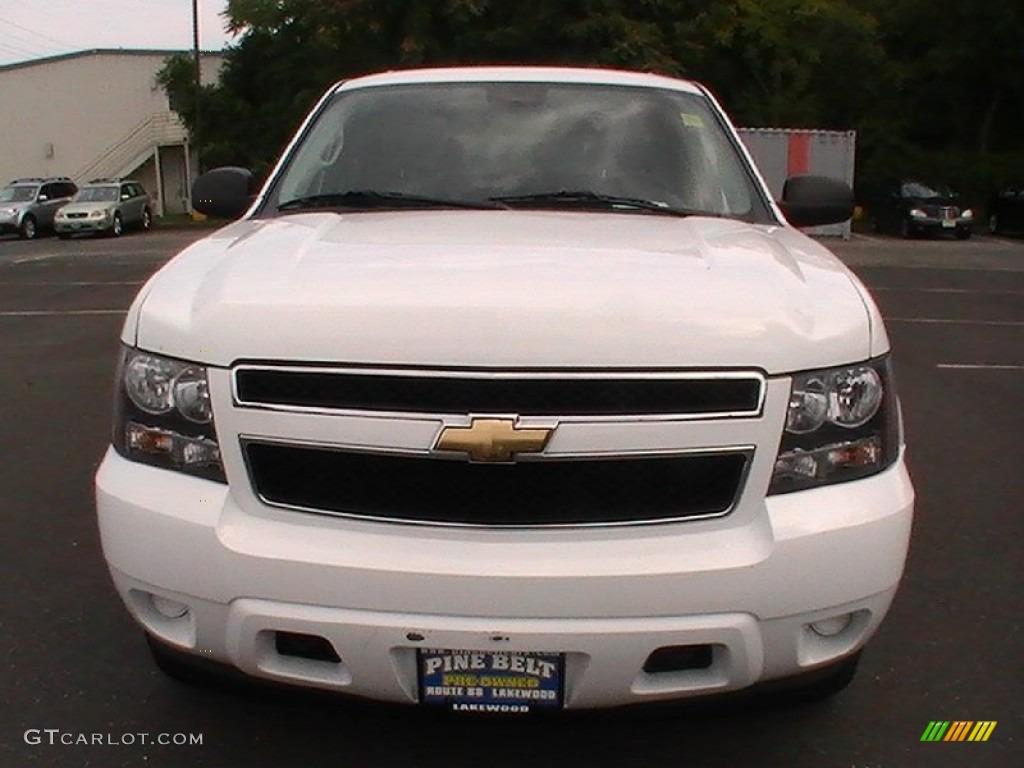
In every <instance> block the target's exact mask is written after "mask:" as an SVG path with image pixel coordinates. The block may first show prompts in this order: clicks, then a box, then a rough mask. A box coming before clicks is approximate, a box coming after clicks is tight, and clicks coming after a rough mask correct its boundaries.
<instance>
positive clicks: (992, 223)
mask: <svg viewBox="0 0 1024 768" xmlns="http://www.w3.org/2000/svg"><path fill="white" fill-rule="evenodd" d="M988 231H989V232H990V233H991V234H993V235H1001V234H1003V230H1002V227H1001V226H1000V224H999V218H998V217H997V216H996V215H995V214H994V213H993V214H992V215H991V216H989V217H988Z"/></svg>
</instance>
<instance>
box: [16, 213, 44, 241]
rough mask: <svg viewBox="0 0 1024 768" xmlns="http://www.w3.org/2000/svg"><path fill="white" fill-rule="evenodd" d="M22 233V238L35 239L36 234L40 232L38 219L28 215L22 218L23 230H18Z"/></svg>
mask: <svg viewBox="0 0 1024 768" xmlns="http://www.w3.org/2000/svg"><path fill="white" fill-rule="evenodd" d="M18 234H20V235H21V239H22V240H35V239H36V235H38V234H39V229H38V228H37V226H36V220H35V218H34V217H32V216H26V217H25V218H24V219H22V222H21V230H20V231H19V232H18Z"/></svg>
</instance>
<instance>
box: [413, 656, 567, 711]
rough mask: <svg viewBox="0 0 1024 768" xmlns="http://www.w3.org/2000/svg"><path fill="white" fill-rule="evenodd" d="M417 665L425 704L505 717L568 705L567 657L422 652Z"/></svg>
mask: <svg viewBox="0 0 1024 768" xmlns="http://www.w3.org/2000/svg"><path fill="white" fill-rule="evenodd" d="M417 666H418V668H419V694H420V703H421V704H428V705H433V706H444V707H447V708H448V709H451V710H454V711H456V712H502V713H522V712H529V711H531V710H535V709H557V708H559V707H561V706H562V699H563V687H564V675H565V655H564V654H561V653H528V652H523V653H519V652H515V651H500V652H499V651H468V650H436V649H429V650H428V649H421V650H419V651H418V654H417Z"/></svg>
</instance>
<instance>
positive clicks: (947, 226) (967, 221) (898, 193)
mask: <svg viewBox="0 0 1024 768" xmlns="http://www.w3.org/2000/svg"><path fill="white" fill-rule="evenodd" d="M869 211H870V213H871V217H872V220H873V222H874V227H875V230H876V231H878V232H893V233H895V234H898V235H900V236H901V237H913V236H915V235H924V234H929V235H941V234H954V235H956V236H957V237H958V238H960V239H961V240H966V239H967V238H968V237H970V236H971V227H972V225H973V224H974V212H973V211H972V210H971V209H970V208H968V207H967V206H965V205H964V203H963V201H962V200H961V199H960V196H959V195H957V194H956V192H954V191H952V190H951V189H950V188H949V187H946V186H941V185H940V186H931V185H929V184H925V183H923V182H920V181H913V180H906V179H905V180H900V181H890V182H887V183H886V184H884V185H883V186H882V187H881V188H879V190H878V191H877V193H876V194H875V195H874V197H873V199H872V200H871V202H870V203H869Z"/></svg>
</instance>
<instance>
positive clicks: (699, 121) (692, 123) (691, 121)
mask: <svg viewBox="0 0 1024 768" xmlns="http://www.w3.org/2000/svg"><path fill="white" fill-rule="evenodd" d="M679 119H680V120H682V121H683V125H685V126H686V127H687V128H703V127H704V120H703V118H701V116H700V115H691V114H689V113H687V112H680V113H679Z"/></svg>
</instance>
